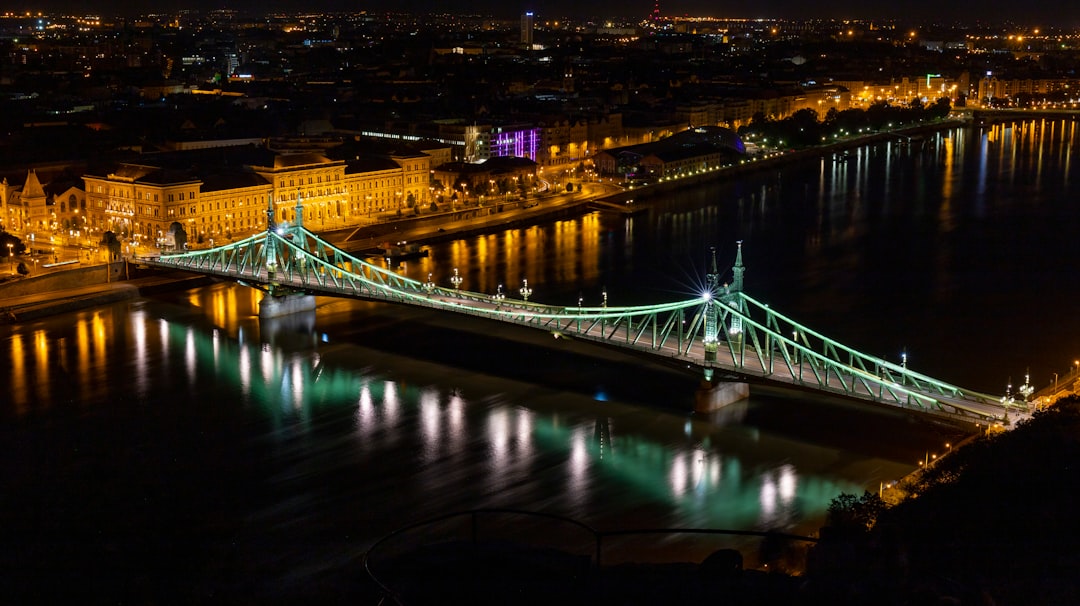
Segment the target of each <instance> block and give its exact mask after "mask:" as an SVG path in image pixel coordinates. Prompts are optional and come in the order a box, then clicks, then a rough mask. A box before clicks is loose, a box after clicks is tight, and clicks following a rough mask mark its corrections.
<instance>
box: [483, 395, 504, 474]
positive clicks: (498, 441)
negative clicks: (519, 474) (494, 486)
mask: <svg viewBox="0 0 1080 606" xmlns="http://www.w3.org/2000/svg"><path fill="white" fill-rule="evenodd" d="M508 415H509V413H508V412H507V411H506V409H505V408H497V409H494V410H492V411H491V412H490V413H489V414H488V418H487V439H488V445H489V446H488V448H489V451H490V452H491V463H492V465H491V468H492V471H495V472H496V473H498V472H501V471H505V469H506V466H507V464H508V459H509V454H510V453H509V443H510V419H509V418H508Z"/></svg>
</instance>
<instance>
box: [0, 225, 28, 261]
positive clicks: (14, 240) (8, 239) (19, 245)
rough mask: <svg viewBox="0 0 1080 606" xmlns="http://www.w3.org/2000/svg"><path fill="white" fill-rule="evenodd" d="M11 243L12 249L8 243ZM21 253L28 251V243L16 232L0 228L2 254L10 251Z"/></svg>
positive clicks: (0, 251)
mask: <svg viewBox="0 0 1080 606" xmlns="http://www.w3.org/2000/svg"><path fill="white" fill-rule="evenodd" d="M9 244H10V245H11V250H10V251H9V250H8V245H9ZM9 252H10V253H12V254H16V255H21V254H23V253H24V252H26V245H25V244H23V241H22V240H20V239H19V238H18V236H16V235H15V234H10V233H8V232H6V231H4V229H3V228H0V254H5V255H6V254H8V253H9Z"/></svg>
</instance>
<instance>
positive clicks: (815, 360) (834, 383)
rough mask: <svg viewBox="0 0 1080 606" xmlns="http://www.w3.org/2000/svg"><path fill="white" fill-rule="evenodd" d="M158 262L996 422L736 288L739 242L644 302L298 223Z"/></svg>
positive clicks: (987, 410)
mask: <svg viewBox="0 0 1080 606" xmlns="http://www.w3.org/2000/svg"><path fill="white" fill-rule="evenodd" d="M140 261H141V262H144V263H147V264H150V265H156V266H160V267H168V268H177V269H186V270H189V271H193V272H199V273H205V274H212V275H216V276H220V277H223V278H231V279H234V280H237V281H241V282H243V283H245V284H251V285H260V286H261V287H263V288H264V289H266V290H268V291H269V292H272V293H273V292H275V291H278V290H290V291H299V292H306V293H309V294H316V295H328V296H345V297H353V298H362V299H370V300H376V301H390V302H396V303H404V304H408V305H415V306H421V307H428V308H433V309H441V310H446V311H452V312H454V313H460V314H466V315H472V316H477V317H485V318H491V319H495V320H499V321H502V322H509V323H513V324H518V325H521V326H527V327H531V328H537V329H542V330H547V331H550V332H552V333H554V334H555V335H556V336H559V335H567V336H574V337H575V338H579V339H585V340H590V341H595V342H600V343H607V344H611V345H615V346H618V347H623V348H631V349H637V350H641V351H646V352H650V353H652V354H655V355H659V356H664V357H668V358H673V359H677V360H679V361H682V362H686V363H688V364H691V365H694V366H697V367H699V368H701V369H703V370H704V371H705V373H706V375H712V373H713V371H714V370H717V369H719V370H723V371H725V372H726V373H727V374H728V375H729V376H732V375H734V376H739V377H742V378H743V379H744V380H762V381H769V382H775V383H780V384H788V385H792V386H798V387H806V388H812V389H817V390H822V391H826V392H830V393H836V394H842V395H846V396H849V397H853V398H858V399H862V400H869V401H874V402H880V403H886V404H891V405H895V406H901V407H904V408H912V409H917V410H922V411H926V412H932V413H937V414H943V415H946V416H952V417H961V418H964V419H969V420H972V419H973V420H986V421H991V420H998V419H1000V418H1001V417H1003V416H1005V414H1006V413H1007V412H1008V408H1006V406H1005V405H1004V404H1003V403H1002V400H1001V399H999V398H996V397H994V396H990V395H987V394H981V393H978V392H974V391H971V390H966V389H963V388H960V387H957V386H955V385H951V384H948V383H945V382H943V381H939V380H937V379H934V378H932V377H929V376H927V375H924V374H921V373H917V372H913V371H912V370H910V369H908V368H907V367H906V364H901V365H898V364H895V363H892V362H889V361H887V360H883V359H881V358H877V357H874V356H868V355H866V354H863V353H860V352H858V351H856V350H854V349H852V348H850V347H848V346H846V345H844V344H842V343H839V342H837V341H835V340H832V339H830V338H828V337H826V336H824V335H822V334H821V333H818V332H816V331H814V330H812V329H810V328H808V327H806V326H804V325H802V324H800V323H798V322H795V321H794V320H792V319H791V318H788V317H787V316H784V315H782V314H780V313H777V312H776V311H775V310H772V309H771V308H769V306H768V305H765V304H763V303H760V302H758V301H757V300H755V299H753V298H752V297H750V296H748V295H747V294H746V293H744V292H743V291H742V286H743V279H742V278H743V272H744V271H745V268H744V267H743V265H742V247H741V242H740V243H739V250H738V255H737V257H736V262H735V265H734V266H733V268H732V271H733V273H734V280H733V283H732V284H731V285H725V286H724V287H721V286H720V284H719V277H720V276H719V272H718V271H717V270H716V262H715V252H714V253H713V258H712V265H711V268H710V271H709V274H708V275H707V276H706V279H707V291H706V293H705V294H703V295H701V296H698V297H695V298H692V299H686V300H682V301H674V302H667V303H659V304H655V305H641V306H627V307H613V306H608V305H607V304H606V301H605V304H604V305H603V306H601V307H584V306H580V305H579V306H556V305H548V304H544V303H539V302H536V301H527V300H523V299H508V298H505V296H503V295H501V294H500V295H496V296H492V295H487V294H483V293H476V292H470V291H466V290H460V289H457V288H445V287H442V286H435V285H433V284H430V283H423V282H419V281H417V280H413V279H410V278H406V277H404V276H401V275H398V274H397V273H395V272H393V271H390V270H388V269H385V268H382V267H378V266H376V265H373V264H371V263H368V262H367V261H364V260H362V259H359V258H356V257H353V256H352V255H349V254H348V253H346V252H344V251H341V250H339V249H337V248H336V247H334V246H333V245H331V244H329V243H327V242H326V241H324V240H322V239H321V238H319V237H318V236H317V235H316V234H314V233H311V232H309V231H307V230H306V229H305V228H304V227H303V226H302V225H293V226H290V227H286V228H274V229H269V230H267V231H265V232H263V233H260V234H256V235H254V236H251V237H249V238H246V239H244V240H240V241H238V242H234V243H230V244H226V245H223V246H219V247H217V248H213V249H209V250H199V251H187V252H183V253H175V254H162V255H160V256H156V257H145V258H141V259H140Z"/></svg>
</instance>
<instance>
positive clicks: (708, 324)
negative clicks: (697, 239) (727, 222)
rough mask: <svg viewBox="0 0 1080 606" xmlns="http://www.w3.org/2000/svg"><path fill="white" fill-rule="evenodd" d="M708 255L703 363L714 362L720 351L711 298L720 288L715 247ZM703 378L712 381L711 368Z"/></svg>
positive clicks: (706, 370)
mask: <svg viewBox="0 0 1080 606" xmlns="http://www.w3.org/2000/svg"><path fill="white" fill-rule="evenodd" d="M709 253H710V255H711V259H710V264H709V273H707V274H705V288H706V292H705V361H706V362H715V361H716V357H717V351H718V350H719V349H720V342H719V339H718V338H717V335H718V333H719V332H720V329H719V327H718V324H719V319H720V317H719V312H718V311H717V309H716V304H715V303H714V302H713V297H714V296H716V290H717V288H718V287H719V286H720V271H719V270H718V269H717V266H716V247H711V248H710V249H709ZM705 378H706V379H710V380H711V379H712V369H711V368H707V369H705Z"/></svg>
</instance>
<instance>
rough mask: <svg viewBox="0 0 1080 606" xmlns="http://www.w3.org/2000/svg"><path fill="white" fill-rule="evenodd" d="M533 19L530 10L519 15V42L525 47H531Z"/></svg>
mask: <svg viewBox="0 0 1080 606" xmlns="http://www.w3.org/2000/svg"><path fill="white" fill-rule="evenodd" d="M533 21H534V17H533V14H532V11H529V12H527V13H525V14H524V15H522V16H521V44H522V45H523V46H525V47H526V48H532V45H533Z"/></svg>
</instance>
